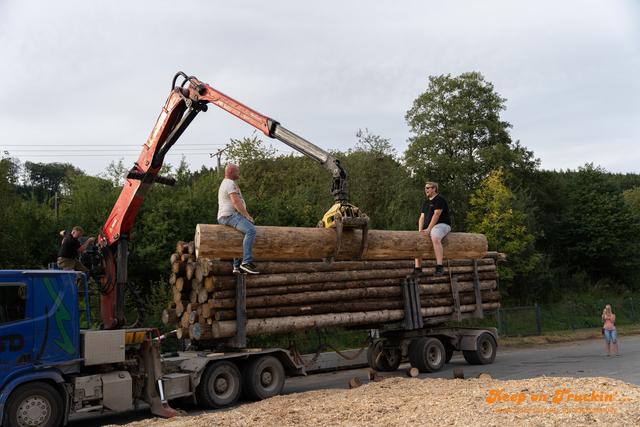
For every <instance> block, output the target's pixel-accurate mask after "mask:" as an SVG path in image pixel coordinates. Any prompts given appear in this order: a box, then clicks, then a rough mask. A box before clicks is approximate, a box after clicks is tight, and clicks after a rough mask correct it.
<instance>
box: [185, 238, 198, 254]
mask: <svg viewBox="0 0 640 427" xmlns="http://www.w3.org/2000/svg"><path fill="white" fill-rule="evenodd" d="M187 252H188V253H189V254H191V255H195V254H196V243H195V242H193V241H191V242H189V243H188V244H187Z"/></svg>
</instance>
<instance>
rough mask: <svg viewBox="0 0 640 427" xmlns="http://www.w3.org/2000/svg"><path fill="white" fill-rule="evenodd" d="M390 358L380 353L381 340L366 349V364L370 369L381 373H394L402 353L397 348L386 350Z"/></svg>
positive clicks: (400, 360) (400, 361)
mask: <svg viewBox="0 0 640 427" xmlns="http://www.w3.org/2000/svg"><path fill="white" fill-rule="evenodd" d="M388 352H389V353H390V356H387V354H386V353H385V352H383V351H382V340H378V341H376V342H375V343H374V344H373V347H371V346H369V348H368V349H367V363H369V366H370V367H371V369H375V370H376V371H381V372H394V371H396V370H398V367H399V366H400V364H401V363H402V353H401V352H400V349H399V348H393V349H388Z"/></svg>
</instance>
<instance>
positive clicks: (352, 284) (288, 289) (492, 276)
mask: <svg viewBox="0 0 640 427" xmlns="http://www.w3.org/2000/svg"><path fill="white" fill-rule="evenodd" d="M208 279H210V278H208ZM457 279H458V281H459V282H465V281H471V280H474V274H473V273H467V274H458V275H457ZM478 279H479V280H497V279H498V273H497V272H496V271H488V272H481V273H479V274H478ZM419 280H420V282H421V283H425V284H434V283H447V284H448V283H450V282H449V281H450V280H451V279H450V278H449V276H442V277H432V276H426V277H421V278H420V279H419ZM205 281H206V280H205ZM401 284H402V278H399V277H398V278H390V279H370V280H351V281H346V282H326V283H302V284H299V285H282V286H268V287H261V288H248V289H246V290H245V293H246V295H247V296H260V295H280V294H289V293H299V292H320V291H330V290H338V289H353V288H370V287H377V286H400V285H401ZM205 288H207V286H206V284H205ZM207 290H208V289H207ZM209 292H211V291H209ZM211 295H212V298H214V299H225V298H233V297H234V296H235V289H229V290H224V291H213V292H211Z"/></svg>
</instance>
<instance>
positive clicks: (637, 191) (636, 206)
mask: <svg viewBox="0 0 640 427" xmlns="http://www.w3.org/2000/svg"><path fill="white" fill-rule="evenodd" d="M622 195H623V196H624V198H625V199H627V202H629V206H630V207H631V210H632V211H633V213H635V214H636V216H637V217H638V218H640V187H635V188H631V189H629V190H624V191H623V192H622Z"/></svg>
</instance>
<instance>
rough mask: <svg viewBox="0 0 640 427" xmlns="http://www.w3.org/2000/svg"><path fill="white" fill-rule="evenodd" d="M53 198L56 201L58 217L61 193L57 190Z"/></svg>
mask: <svg viewBox="0 0 640 427" xmlns="http://www.w3.org/2000/svg"><path fill="white" fill-rule="evenodd" d="M53 200H54V201H55V207H56V218H58V200H60V193H58V192H57V191H56V195H55V196H54V197H53Z"/></svg>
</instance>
